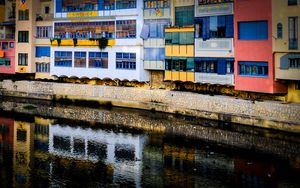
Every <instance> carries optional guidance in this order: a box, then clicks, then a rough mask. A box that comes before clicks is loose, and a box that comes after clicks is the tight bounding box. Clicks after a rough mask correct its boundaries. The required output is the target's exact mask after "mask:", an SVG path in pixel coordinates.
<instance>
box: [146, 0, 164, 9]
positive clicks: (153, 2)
mask: <svg viewBox="0 0 300 188" xmlns="http://www.w3.org/2000/svg"><path fill="white" fill-rule="evenodd" d="M168 7H170V0H144V8H145V9H156V8H168Z"/></svg>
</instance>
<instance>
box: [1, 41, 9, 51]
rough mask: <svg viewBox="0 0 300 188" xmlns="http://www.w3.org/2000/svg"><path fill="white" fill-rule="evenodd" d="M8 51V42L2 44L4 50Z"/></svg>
mask: <svg viewBox="0 0 300 188" xmlns="http://www.w3.org/2000/svg"><path fill="white" fill-rule="evenodd" d="M7 49H8V42H2V50H7Z"/></svg>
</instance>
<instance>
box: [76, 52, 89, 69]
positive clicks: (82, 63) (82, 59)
mask: <svg viewBox="0 0 300 188" xmlns="http://www.w3.org/2000/svg"><path fill="white" fill-rule="evenodd" d="M74 61H75V65H74V66H75V67H86V52H75V58H74Z"/></svg>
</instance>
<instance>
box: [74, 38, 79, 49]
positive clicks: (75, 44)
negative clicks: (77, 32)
mask: <svg viewBox="0 0 300 188" xmlns="http://www.w3.org/2000/svg"><path fill="white" fill-rule="evenodd" d="M77 42H78V41H77V38H73V45H74V47H76V46H77Z"/></svg>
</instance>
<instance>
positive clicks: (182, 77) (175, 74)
mask: <svg viewBox="0 0 300 188" xmlns="http://www.w3.org/2000/svg"><path fill="white" fill-rule="evenodd" d="M164 80H169V81H182V82H187V81H190V82H194V81H195V75H194V72H181V71H165V79H164Z"/></svg>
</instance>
